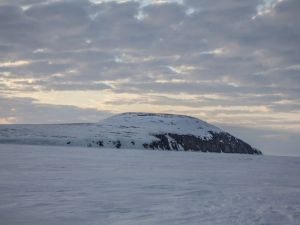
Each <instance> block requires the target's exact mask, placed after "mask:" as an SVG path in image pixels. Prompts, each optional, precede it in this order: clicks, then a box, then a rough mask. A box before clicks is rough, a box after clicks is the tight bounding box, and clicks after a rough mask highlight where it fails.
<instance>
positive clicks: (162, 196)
mask: <svg viewBox="0 0 300 225" xmlns="http://www.w3.org/2000/svg"><path fill="white" fill-rule="evenodd" d="M0 178H1V179H0V224H1V225H41V224H42V225H70V224H72V225H77V224H78V225H83V224H88V225H101V224H103V225H110V224H113V225H150V224H151V225H158V224H163V225H179V224H180V225H181V224H182V225H186V224H189V225H199V224H205V225H224V224H226V225H254V224H255V225H256V224H261V225H267V224H272V225H273V224H274V225H276V224H277V225H299V224H300V158H297V157H278V156H276V157H274V156H256V155H239V154H213V153H196V152H166V151H134V150H130V151H128V150H122V151H121V150H117V149H114V150H113V149H103V148H101V149H95V148H75V147H74V148H66V147H53V146H52V147H46V146H29V145H27V146H22V145H0Z"/></svg>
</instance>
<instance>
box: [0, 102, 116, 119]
mask: <svg viewBox="0 0 300 225" xmlns="http://www.w3.org/2000/svg"><path fill="white" fill-rule="evenodd" d="M0 106H1V107H0V118H1V119H2V120H3V119H4V120H5V121H7V122H10V123H37V124H39V123H43V124H45V123H76V122H78V123H79V122H98V121H100V120H102V119H104V118H106V117H108V116H110V115H111V113H110V112H109V111H99V110H95V109H83V108H78V107H74V106H67V105H48V104H40V103H37V102H35V101H34V99H31V98H5V97H0Z"/></svg>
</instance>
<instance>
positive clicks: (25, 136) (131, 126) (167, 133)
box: [0, 113, 261, 154]
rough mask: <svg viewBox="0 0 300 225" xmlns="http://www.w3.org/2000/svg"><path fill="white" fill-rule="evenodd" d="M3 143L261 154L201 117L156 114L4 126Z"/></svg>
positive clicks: (0, 131) (0, 129)
mask: <svg viewBox="0 0 300 225" xmlns="http://www.w3.org/2000/svg"><path fill="white" fill-rule="evenodd" d="M0 143H17V144H42V145H72V146H88V147H109V148H134V149H143V148H145V149H160V150H184V151H202V152H224V153H245V154H261V152H260V151H259V150H257V149H255V148H253V147H251V146H250V145H249V144H247V143H245V142H244V141H242V140H240V139H238V138H236V137H234V136H232V135H230V134H229V133H227V132H225V131H223V130H221V129H220V128H217V127H215V126H213V125H211V124H208V123H206V122H204V121H202V120H199V119H197V118H193V117H189V116H183V115H173V114H154V113H123V114H119V115H115V116H112V117H110V118H108V119H105V120H103V121H101V122H99V123H94V124H92V123H90V124H55V125H2V126H0Z"/></svg>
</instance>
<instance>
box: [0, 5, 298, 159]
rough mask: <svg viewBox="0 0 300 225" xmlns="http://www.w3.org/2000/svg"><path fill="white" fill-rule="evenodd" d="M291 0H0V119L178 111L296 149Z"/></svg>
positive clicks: (265, 144)
mask: <svg viewBox="0 0 300 225" xmlns="http://www.w3.org/2000/svg"><path fill="white" fill-rule="evenodd" d="M299 12H300V1H299V0H267V1H266V0H265V1H264V0H251V1H249V0H222V1H217V0H177V1H175V0H173V1H172V0H141V1H130V0H119V1H103V0H90V1H88V0H72V1H70V0H49V1H47V0H45V1H42V0H0V124H18V123H68V122H97V121H100V120H101V119H103V118H106V117H108V116H110V115H113V114H116V113H122V112H128V111H130V112H160V113H174V114H185V115H190V116H194V117H197V118H200V119H202V120H205V121H207V122H210V123H213V124H215V125H217V126H219V127H221V128H223V129H225V130H227V131H228V132H230V133H232V134H234V135H236V136H237V137H240V138H242V139H243V140H245V141H247V142H249V143H250V144H251V145H254V146H255V147H257V148H259V149H261V150H262V151H263V152H264V153H265V154H273V155H297V156H300V147H299V146H300V28H299V21H300V13H299Z"/></svg>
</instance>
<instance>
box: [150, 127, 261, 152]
mask: <svg viewBox="0 0 300 225" xmlns="http://www.w3.org/2000/svg"><path fill="white" fill-rule="evenodd" d="M211 135H212V138H210V139H207V138H203V139H202V138H199V137H197V136H194V135H179V134H172V133H168V134H157V135H155V137H157V138H158V139H159V140H158V141H153V142H151V143H150V144H147V143H145V144H144V147H145V148H146V149H164V150H177V151H178V150H184V151H197V152H218V153H220V152H223V153H241V154H256V155H261V154H262V152H261V151H259V150H257V149H255V148H253V147H251V146H250V145H249V144H247V143H246V142H244V141H242V140H240V139H238V138H235V137H234V136H232V135H230V134H229V133H226V132H222V133H213V132H211Z"/></svg>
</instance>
